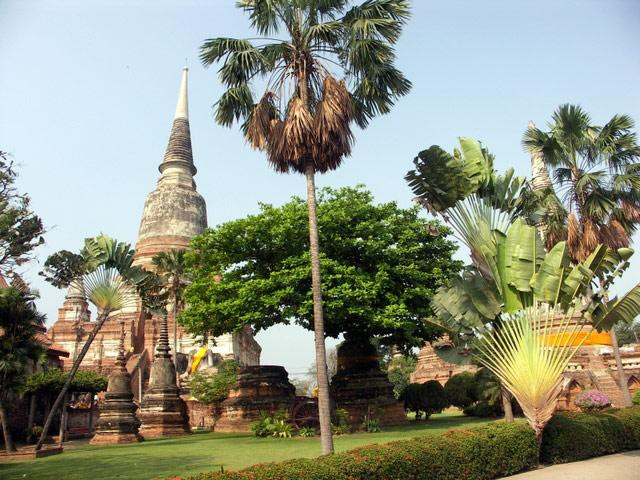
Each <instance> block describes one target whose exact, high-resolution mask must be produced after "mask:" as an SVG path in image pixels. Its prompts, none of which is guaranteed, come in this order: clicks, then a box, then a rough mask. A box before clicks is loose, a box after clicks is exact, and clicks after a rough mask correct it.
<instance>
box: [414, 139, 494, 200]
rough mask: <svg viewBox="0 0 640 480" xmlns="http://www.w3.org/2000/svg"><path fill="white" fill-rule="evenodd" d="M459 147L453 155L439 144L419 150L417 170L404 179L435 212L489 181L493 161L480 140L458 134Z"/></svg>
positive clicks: (415, 162) (461, 198) (416, 160)
mask: <svg viewBox="0 0 640 480" xmlns="http://www.w3.org/2000/svg"><path fill="white" fill-rule="evenodd" d="M459 143H460V150H458V149H456V150H454V154H453V155H451V154H449V153H448V152H446V151H444V150H443V149H442V148H440V147H439V146H437V145H433V146H431V147H429V148H428V149H427V150H423V151H421V152H420V153H418V156H417V157H416V158H415V159H414V160H413V163H414V165H415V169H414V170H410V171H409V172H407V174H406V176H405V180H406V181H407V182H408V184H409V187H411V190H412V191H413V193H414V194H415V195H416V196H417V197H418V198H419V199H420V201H421V203H422V204H423V205H425V206H426V207H427V208H428V209H429V210H431V211H432V212H443V211H444V210H447V209H449V208H451V207H453V206H454V205H455V204H456V202H458V201H461V200H463V199H465V198H466V197H468V196H469V195H471V194H472V193H474V192H475V191H477V190H478V188H479V187H480V186H482V185H486V184H487V183H488V182H489V180H490V178H491V175H492V172H493V162H492V160H491V157H490V156H489V154H488V153H487V151H486V150H484V149H483V148H482V146H481V145H480V142H478V141H477V140H474V139H472V138H467V137H461V138H459Z"/></svg>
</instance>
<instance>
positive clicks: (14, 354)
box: [0, 287, 45, 452]
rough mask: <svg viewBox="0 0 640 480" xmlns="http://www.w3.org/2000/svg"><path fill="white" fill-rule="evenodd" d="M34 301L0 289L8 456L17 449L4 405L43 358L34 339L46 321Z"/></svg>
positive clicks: (1, 389)
mask: <svg viewBox="0 0 640 480" xmlns="http://www.w3.org/2000/svg"><path fill="white" fill-rule="evenodd" d="M34 299H35V295H34V294H33V293H31V292H28V291H22V290H21V289H20V288H15V287H8V288H1V289H0V424H1V425H2V432H3V435H4V445H5V448H6V450H7V452H15V451H16V448H15V445H14V443H13V439H12V438H11V431H10V430H9V424H8V418H7V410H6V408H5V403H6V402H7V401H8V400H9V399H10V395H12V394H15V392H16V390H17V389H18V388H19V387H21V386H22V385H24V381H25V377H26V376H27V374H28V373H30V369H31V367H32V365H33V364H34V363H35V362H37V361H39V360H40V359H41V357H42V356H43V355H44V348H43V347H42V344H41V343H40V342H39V341H38V340H37V338H36V335H37V333H38V330H37V328H38V327H41V326H42V325H44V318H45V317H44V315H43V314H41V313H39V312H38V311H37V310H36V307H35V304H34V303H33V300H34Z"/></svg>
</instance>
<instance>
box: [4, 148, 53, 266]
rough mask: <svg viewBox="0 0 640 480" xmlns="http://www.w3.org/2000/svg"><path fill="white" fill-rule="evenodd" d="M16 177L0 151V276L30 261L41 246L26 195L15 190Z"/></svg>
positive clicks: (38, 227) (37, 219)
mask: <svg viewBox="0 0 640 480" xmlns="http://www.w3.org/2000/svg"><path fill="white" fill-rule="evenodd" d="M16 177H17V173H16V171H15V169H14V166H13V162H12V161H11V160H9V159H8V155H7V153H5V152H3V151H0V273H2V274H3V275H7V274H11V273H13V270H14V268H15V267H16V266H19V265H22V264H23V263H25V262H27V261H29V260H30V259H31V252H32V250H33V249H34V248H35V247H37V246H38V245H40V244H42V243H43V242H44V239H43V238H42V235H43V234H44V226H43V224H42V220H41V219H40V217H38V216H37V215H36V214H34V213H33V212H32V211H31V208H30V199H29V196H28V195H25V194H20V193H18V191H17V190H16V189H15V186H14V184H15V181H16Z"/></svg>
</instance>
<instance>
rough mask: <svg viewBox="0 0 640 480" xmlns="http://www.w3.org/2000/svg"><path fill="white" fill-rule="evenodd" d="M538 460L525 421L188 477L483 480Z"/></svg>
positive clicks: (203, 479) (234, 479)
mask: <svg viewBox="0 0 640 480" xmlns="http://www.w3.org/2000/svg"><path fill="white" fill-rule="evenodd" d="M536 464H537V446H536V439H535V436H534V434H533V430H531V429H530V428H529V426H528V425H527V424H526V423H524V422H515V423H502V422H499V423H498V422H496V423H494V424H490V425H485V426H482V427H477V428H473V429H470V430H453V431H451V432H447V433H445V434H443V435H438V436H429V437H417V438H415V439H412V440H401V441H397V442H392V443H388V444H384V445H368V446H366V447H362V448H357V449H355V450H350V451H348V452H343V453H337V454H335V455H331V456H326V457H320V458H315V459H306V458H305V459H296V460H288V461H285V462H279V463H267V464H262V465H254V466H252V467H249V468H246V469H244V470H240V471H238V472H230V473H217V472H213V473H203V474H200V475H196V476H194V477H190V479H191V480H249V479H251V480H285V479H286V480H352V479H358V480H379V479H381V478H384V479H389V480H393V479H397V480H410V479H413V480H419V479H425V480H426V479H434V478H437V479H438V480H459V479H465V480H485V479H490V478H496V477H502V476H507V475H512V474H514V473H517V472H521V471H523V470H527V469H529V468H531V467H533V466H535V465H536Z"/></svg>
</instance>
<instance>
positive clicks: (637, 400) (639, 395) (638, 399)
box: [633, 390, 640, 405]
mask: <svg viewBox="0 0 640 480" xmlns="http://www.w3.org/2000/svg"><path fill="white" fill-rule="evenodd" d="M633 404H634V405H640V390H638V391H637V392H636V393H634V394H633Z"/></svg>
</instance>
